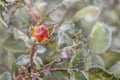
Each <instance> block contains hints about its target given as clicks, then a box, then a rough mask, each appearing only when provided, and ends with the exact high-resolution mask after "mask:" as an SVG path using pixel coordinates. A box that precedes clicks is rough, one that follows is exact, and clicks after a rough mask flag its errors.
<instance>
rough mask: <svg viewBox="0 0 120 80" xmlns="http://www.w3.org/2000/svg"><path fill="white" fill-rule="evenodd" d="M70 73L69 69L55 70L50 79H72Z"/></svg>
mask: <svg viewBox="0 0 120 80" xmlns="http://www.w3.org/2000/svg"><path fill="white" fill-rule="evenodd" d="M69 77H70V75H69V73H68V72H67V71H53V72H51V78H50V80H56V79H57V80H70V79H69Z"/></svg>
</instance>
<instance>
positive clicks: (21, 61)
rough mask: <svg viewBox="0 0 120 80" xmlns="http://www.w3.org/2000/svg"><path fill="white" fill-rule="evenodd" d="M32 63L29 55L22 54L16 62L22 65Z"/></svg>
mask: <svg viewBox="0 0 120 80" xmlns="http://www.w3.org/2000/svg"><path fill="white" fill-rule="evenodd" d="M29 63H30V57H29V55H21V56H20V57H18V59H17V62H16V64H17V65H20V66H26V65H29Z"/></svg>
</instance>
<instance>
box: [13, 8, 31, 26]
mask: <svg viewBox="0 0 120 80" xmlns="http://www.w3.org/2000/svg"><path fill="white" fill-rule="evenodd" d="M21 13H22V14H21ZM14 15H15V16H16V18H17V19H19V21H20V23H21V24H22V23H24V24H25V25H26V26H28V25H29V24H30V22H31V16H30V14H29V13H28V11H27V8H25V7H22V8H18V9H17V10H16V11H15V14H14ZM22 25H23V24H22Z"/></svg>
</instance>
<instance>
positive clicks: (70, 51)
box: [61, 46, 73, 59]
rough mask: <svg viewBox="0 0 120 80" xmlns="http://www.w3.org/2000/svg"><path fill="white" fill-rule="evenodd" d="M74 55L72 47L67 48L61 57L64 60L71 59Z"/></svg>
mask: <svg viewBox="0 0 120 80" xmlns="http://www.w3.org/2000/svg"><path fill="white" fill-rule="evenodd" d="M72 54H73V50H72V47H71V46H69V47H65V48H64V49H63V50H62V52H61V57H62V58H63V59H67V58H70V57H71V56H72Z"/></svg>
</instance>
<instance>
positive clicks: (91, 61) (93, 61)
mask: <svg viewBox="0 0 120 80" xmlns="http://www.w3.org/2000/svg"><path fill="white" fill-rule="evenodd" d="M94 65H98V66H101V67H105V64H104V61H103V59H102V58H101V57H100V56H98V55H90V56H89V57H88V58H87V61H86V62H85V67H86V69H88V68H89V67H90V66H94Z"/></svg>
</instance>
